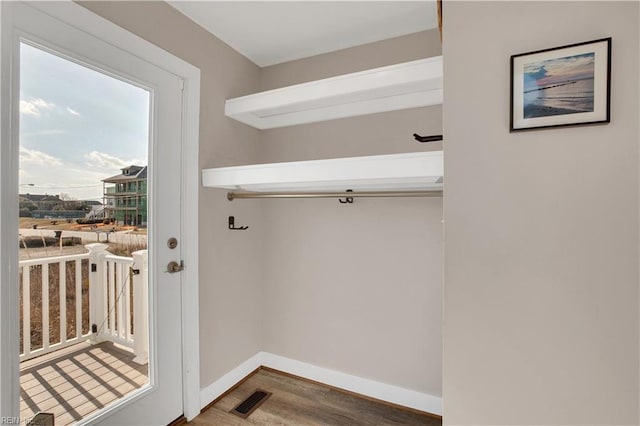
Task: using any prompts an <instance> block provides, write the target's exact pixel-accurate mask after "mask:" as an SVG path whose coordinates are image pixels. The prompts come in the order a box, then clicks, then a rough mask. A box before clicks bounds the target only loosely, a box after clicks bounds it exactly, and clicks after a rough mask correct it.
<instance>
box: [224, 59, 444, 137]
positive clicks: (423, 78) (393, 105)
mask: <svg viewBox="0 0 640 426" xmlns="http://www.w3.org/2000/svg"><path fill="white" fill-rule="evenodd" d="M441 103H442V56H436V57H433V58H427V59H420V60H417V61H411V62H405V63H401V64H396V65H390V66H386V67H381V68H374V69H370V70H366V71H361V72H356V73H353V74H345V75H341V76H337V77H331V78H326V79H323V80H316V81H312V82H309V83H303V84H296V85H294V86H287V87H283V88H280V89H275V90H269V91H266V92H260V93H255V94H252V95H247V96H242V97H240V98H234V99H228V100H227V101H226V103H225V114H226V115H227V116H228V117H231V118H233V119H235V120H238V121H241V122H243V123H245V124H248V125H250V126H253V127H255V128H257V129H272V128H276V127H285V126H293V125H296V124H304V123H314V122H317V121H325V120H333V119H336V118H344V117H353V116H358V115H365V114H373V113H377V112H384V111H394V110H399V109H406V108H416V107H422V106H429V105H437V104H441Z"/></svg>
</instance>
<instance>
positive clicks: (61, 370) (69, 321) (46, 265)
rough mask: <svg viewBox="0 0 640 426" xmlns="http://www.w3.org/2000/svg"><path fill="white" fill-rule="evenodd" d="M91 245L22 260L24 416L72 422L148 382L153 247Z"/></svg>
mask: <svg viewBox="0 0 640 426" xmlns="http://www.w3.org/2000/svg"><path fill="white" fill-rule="evenodd" d="M86 247H87V248H88V249H89V253H85V254H76V255H68V256H58V257H50V258H42V259H29V260H23V261H20V277H21V278H20V279H21V288H20V320H21V353H20V414H21V417H23V418H25V417H31V416H33V415H34V414H35V413H37V412H40V411H42V412H51V413H54V415H55V423H56V425H61V424H69V423H73V422H76V421H78V420H79V419H81V418H83V417H86V416H87V415H89V414H91V413H92V412H94V411H96V410H99V409H101V408H103V407H105V406H106V405H108V404H110V403H111V402H114V401H116V400H118V399H120V398H121V397H123V396H125V395H126V394H127V393H129V392H132V391H134V390H136V389H139V388H140V387H142V386H144V385H145V384H146V383H148V368H147V363H148V310H147V309H148V307H147V291H148V287H147V283H148V279H147V277H148V266H147V265H148V264H147V251H146V250H141V251H137V252H134V253H133V257H131V258H130V257H121V256H115V255H112V254H110V253H108V252H107V251H106V250H105V249H106V248H107V245H105V244H100V243H95V244H89V245H87V246H86ZM61 284H62V285H61Z"/></svg>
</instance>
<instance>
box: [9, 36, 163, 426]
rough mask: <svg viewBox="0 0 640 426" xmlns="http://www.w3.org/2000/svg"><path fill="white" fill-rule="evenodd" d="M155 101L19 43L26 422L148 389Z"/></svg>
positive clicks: (70, 415) (82, 413)
mask: <svg viewBox="0 0 640 426" xmlns="http://www.w3.org/2000/svg"><path fill="white" fill-rule="evenodd" d="M150 100H151V93H150V92H149V91H148V90H146V89H143V88H140V87H138V86H135V85H133V84H130V83H128V82H125V81H123V80H121V79H117V78H114V77H112V76H110V75H107V74H106V73H103V72H98V71H96V70H94V69H91V68H88V67H86V66H83V65H80V64H78V63H76V62H73V61H70V60H67V59H65V58H63V57H62V56H60V55H57V54H54V53H52V52H50V51H45V50H43V49H40V48H38V47H34V46H32V45H30V44H27V43H21V46H20V182H19V185H20V188H19V194H20V198H19V203H20V204H19V209H20V220H19V228H20V230H19V234H20V241H19V246H20V277H19V278H20V283H19V289H20V290H19V306H20V330H19V332H20V414H21V417H22V418H23V419H26V418H31V417H33V416H34V415H35V414H37V413H39V412H48V413H53V415H54V416H55V424H56V425H65V424H70V423H75V422H77V421H79V420H81V419H82V418H84V417H86V416H88V415H91V414H94V413H95V412H96V411H97V410H100V409H103V408H105V407H108V406H109V405H111V404H114V403H116V402H118V401H119V400H121V399H122V398H126V397H129V396H131V395H132V394H133V393H135V392H136V391H137V390H139V389H141V388H142V387H144V386H145V385H146V384H148V383H149V360H148V353H149V350H148V345H149V344H148V336H149V328H148V279H147V276H148V274H147V264H148V262H147V256H148V252H147V217H148V211H147V205H148V203H147V176H148V173H147V164H148V147H149V128H150V123H149V117H150Z"/></svg>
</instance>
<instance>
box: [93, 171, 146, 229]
mask: <svg viewBox="0 0 640 426" xmlns="http://www.w3.org/2000/svg"><path fill="white" fill-rule="evenodd" d="M121 170H122V173H120V174H118V175H115V176H111V177H110V178H107V179H103V180H102V182H103V189H104V190H103V193H104V203H103V204H104V206H105V207H104V216H105V218H111V219H115V220H116V222H117V223H118V224H122V225H135V226H147V166H129V167H125V168H123V169H121Z"/></svg>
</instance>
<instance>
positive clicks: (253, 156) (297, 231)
mask: <svg viewBox="0 0 640 426" xmlns="http://www.w3.org/2000/svg"><path fill="white" fill-rule="evenodd" d="M82 4H83V6H85V7H87V8H88V9H90V10H92V11H94V12H96V13H98V14H100V15H102V16H103V17H105V18H107V19H109V20H111V21H113V22H115V23H116V24H118V25H120V26H122V27H124V28H126V29H128V30H129V31H131V32H133V33H135V34H138V35H139V36H141V37H143V38H145V39H147V40H149V41H150V42H152V43H154V44H156V45H158V46H160V47H162V48H164V49H166V50H168V51H169V52H171V53H173V54H174V55H176V56H178V57H181V58H183V59H184V60H186V61H188V62H190V63H192V64H194V65H195V66H197V67H198V68H200V69H201V71H202V94H201V117H200V165H201V167H217V166H227V165H240V164H252V163H260V162H269V161H288V160H303V159H309V158H329V157H343V156H354V155H373V154H390V153H398V152H410V151H419V150H430V149H440V148H441V145H440V144H431V145H420V144H417V143H416V142H414V141H413V138H412V136H411V135H412V133H413V132H418V133H422V134H435V133H440V131H441V121H442V115H441V107H439V106H438V107H430V108H420V109H414V110H407V111H399V112H393V113H388V114H376V115H372V116H368V117H359V118H350V119H344V120H334V121H331V122H326V123H318V124H313V125H305V126H296V127H291V128H287V129H278V130H272V131H265V132H262V133H261V132H259V131H257V130H255V129H252V128H250V127H248V126H245V125H243V124H240V123H238V122H236V121H233V120H231V119H228V118H226V117H225V116H224V100H225V99H227V98H233V97H236V96H241V95H244V94H248V93H253V92H256V91H259V90H262V89H266V88H270V87H277V86H283V85H288V84H294V83H298V82H302V81H309V80H314V79H317V78H323V77H329V76H333V75H338V74H343V73H347V72H354V71H359V70H362V69H367V68H372V67H378V66H384V65H389V64H393V63H398V62H403V61H408V60H413V59H420V58H423V57H428V56H434V55H438V54H440V47H439V46H440V42H439V39H438V36H437V32H435V31H430V32H425V33H419V34H415V35H410V36H405V37H399V38H397V39H392V40H389V41H383V42H379V43H374V44H371V45H365V46H361V47H357V48H351V49H346V50H344V51H339V52H334V53H331V54H326V55H320V56H318V57H313V58H307V59H303V60H300V61H294V62H290V63H287V64H282V65H276V66H273V67H269V68H266V69H263V70H260V69H259V68H257V67H256V66H255V65H253V64H252V63H251V62H249V61H248V60H246V59H245V58H243V57H242V56H240V55H239V54H237V53H236V52H235V51H233V50H232V49H231V48H229V47H228V46H227V45H225V44H224V43H222V42H221V41H220V40H218V39H217V38H215V37H213V36H212V35H210V34H209V33H207V32H205V31H204V30H203V29H202V28H200V27H198V26H197V25H195V24H194V23H193V22H191V21H190V20H188V19H187V18H185V17H184V16H182V15H181V14H179V13H178V12H177V11H175V10H174V9H173V8H171V7H170V6H168V5H166V4H164V3H158V2H126V3H125V2H86V3H82ZM168 29H170V30H168ZM199 214H200V222H199V226H200V359H201V387H203V388H204V387H206V386H208V385H210V384H211V383H212V382H214V381H215V380H217V379H219V378H220V377H221V376H222V375H223V374H224V373H226V372H228V371H229V370H231V369H232V368H234V367H236V366H238V365H239V364H240V363H241V362H243V361H245V360H246V359H248V358H250V357H251V356H253V355H254V354H255V353H256V352H258V351H260V350H266V351H269V352H273V353H275V354H278V355H282V356H287V357H291V358H294V359H296V360H299V361H305V362H309V363H313V364H316V365H319V366H324V367H328V368H332V369H335V370H339V371H343V372H346V373H350V374H355V375H359V376H362V377H367V378H370V379H374V380H380V381H383V382H387V383H390V384H394V385H398V386H402V387H406V388H410V389H414V390H417V391H421V392H426V393H429V394H432V395H435V396H439V395H440V394H441V362H442V359H441V352H442V342H441V338H442V327H441V315H442V310H441V299H442V292H441V279H442V278H441V276H442V234H441V218H442V201H441V200H439V199H429V200H427V199H398V200H357V201H356V203H355V204H354V205H351V206H343V205H340V204H339V203H337V201H336V200H318V201H290V200H289V201H287V200H278V201H264V202H260V201H257V200H250V201H238V202H234V203H229V202H228V201H226V198H225V196H224V191H216V190H211V189H201V193H200V207H199ZM231 214H233V215H235V216H236V218H237V220H238V222H239V223H240V224H246V225H249V226H250V230H249V231H247V232H229V231H228V230H227V229H226V226H227V223H226V221H227V216H228V215H231Z"/></svg>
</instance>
